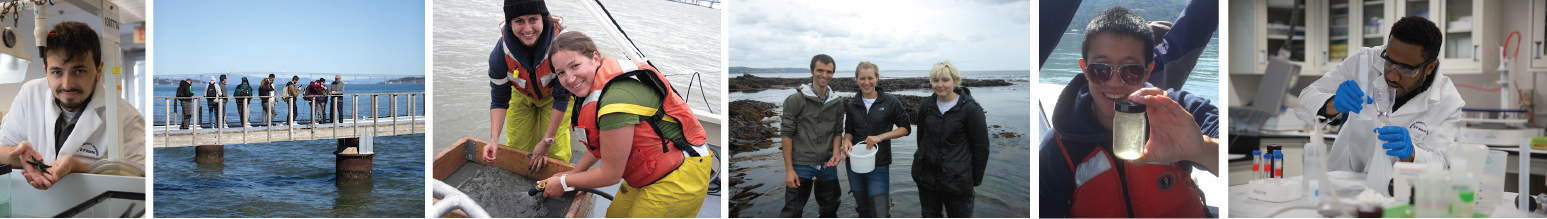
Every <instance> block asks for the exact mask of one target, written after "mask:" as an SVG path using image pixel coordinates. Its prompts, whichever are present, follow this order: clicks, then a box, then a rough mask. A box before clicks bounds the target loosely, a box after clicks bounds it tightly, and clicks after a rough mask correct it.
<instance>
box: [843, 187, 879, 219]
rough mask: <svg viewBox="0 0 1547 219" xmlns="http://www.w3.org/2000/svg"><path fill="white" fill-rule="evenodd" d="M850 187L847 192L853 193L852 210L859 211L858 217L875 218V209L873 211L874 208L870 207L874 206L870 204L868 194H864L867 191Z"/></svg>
mask: <svg viewBox="0 0 1547 219" xmlns="http://www.w3.org/2000/svg"><path fill="white" fill-rule="evenodd" d="M850 189H851V190H849V193H850V194H851V195H854V211H855V212H859V217H860V218H875V217H876V211H875V209H874V208H872V207H875V206H874V205H872V204H870V197H869V196H865V193H868V192H866V191H857V190H852V189H853V188H850Z"/></svg>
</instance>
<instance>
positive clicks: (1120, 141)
mask: <svg viewBox="0 0 1547 219" xmlns="http://www.w3.org/2000/svg"><path fill="white" fill-rule="evenodd" d="M1116 108H1117V110H1116V111H1117V113H1116V115H1113V116H1112V150H1115V152H1113V153H1115V154H1116V155H1117V158H1121V159H1123V160H1135V159H1139V157H1142V156H1144V141H1145V140H1148V139H1149V121H1147V120H1146V119H1147V118H1145V115H1144V104H1139V103H1135V102H1133V101H1132V100H1120V101H1117V104H1116Z"/></svg>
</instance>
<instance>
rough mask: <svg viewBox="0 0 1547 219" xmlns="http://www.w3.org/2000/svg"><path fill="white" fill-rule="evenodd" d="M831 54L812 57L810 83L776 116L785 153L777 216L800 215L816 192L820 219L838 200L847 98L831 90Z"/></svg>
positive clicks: (834, 212)
mask: <svg viewBox="0 0 1547 219" xmlns="http://www.w3.org/2000/svg"><path fill="white" fill-rule="evenodd" d="M835 65H837V64H836V63H834V62H833V57H832V56H827V54H818V55H816V56H813V57H811V84H806V85H801V86H800V87H799V88H795V93H793V94H790V96H789V97H787V98H785V99H784V105H783V108H784V112H783V113H781V114H779V119H780V121H781V122H780V123H779V124H780V126H782V127H780V128H779V132H780V133H779V136H780V138H779V145H780V148H781V149H782V150H783V151H784V186H785V187H786V188H784V191H785V192H784V209H783V210H780V211H779V217H782V218H794V217H801V215H803V213H804V212H805V209H806V200H807V199H809V197H811V193H812V192H813V190H814V191H815V193H816V204H817V207H818V209H819V210H820V212H818V215H819V216H821V217H837V216H838V206H839V205H840V204H841V203H842V202H841V201H840V200H839V198H840V197H842V196H843V191H841V190H842V188H840V186H841V185H839V184H838V168H836V167H838V163H840V162H843V158H844V157H843V153H842V152H841V151H839V150H840V149H842V148H843V147H842V146H840V145H843V114H844V110H845V109H844V107H845V105H846V104H844V102H845V101H846V100H848V98H846V97H841V96H838V95H837V94H838V93H837V92H833V89H832V87H830V86H827V84H828V82H830V81H832V80H833V70H834V69H835V68H834V66H835Z"/></svg>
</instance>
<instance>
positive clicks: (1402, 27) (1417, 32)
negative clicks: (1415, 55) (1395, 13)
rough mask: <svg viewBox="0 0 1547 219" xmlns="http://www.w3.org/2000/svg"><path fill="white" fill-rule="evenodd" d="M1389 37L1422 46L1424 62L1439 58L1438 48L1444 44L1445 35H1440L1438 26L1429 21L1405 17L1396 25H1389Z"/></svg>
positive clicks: (1421, 18)
mask: <svg viewBox="0 0 1547 219" xmlns="http://www.w3.org/2000/svg"><path fill="white" fill-rule="evenodd" d="M1390 36H1391V39H1392V40H1397V41H1402V43H1407V44H1413V45H1418V46H1422V47H1423V59H1424V61H1428V60H1434V59H1435V58H1439V56H1440V46H1441V44H1442V43H1444V42H1445V34H1443V33H1440V27H1439V26H1435V25H1434V22H1430V21H1429V19H1425V18H1423V17H1418V16H1407V17H1402V19H1401V20H1397V23H1395V24H1392V25H1391V35H1390Z"/></svg>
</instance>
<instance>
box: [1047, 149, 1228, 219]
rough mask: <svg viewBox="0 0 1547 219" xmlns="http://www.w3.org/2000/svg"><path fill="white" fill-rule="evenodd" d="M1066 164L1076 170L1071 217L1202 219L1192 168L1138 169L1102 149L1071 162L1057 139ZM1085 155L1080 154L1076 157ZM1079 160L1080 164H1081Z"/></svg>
mask: <svg viewBox="0 0 1547 219" xmlns="http://www.w3.org/2000/svg"><path fill="white" fill-rule="evenodd" d="M1053 136H1054V139H1055V140H1056V141H1057V142H1058V147H1059V150H1060V151H1063V156H1064V160H1065V162H1069V167H1070V168H1073V169H1074V173H1075V174H1074V175H1075V178H1076V179H1075V182H1076V185H1075V189H1074V197H1073V200H1071V201H1072V203H1070V207H1069V216H1070V217H1096V218H1122V217H1145V218H1150V217H1161V218H1201V217H1204V216H1206V215H1207V213H1206V212H1204V209H1205V208H1204V205H1203V201H1202V199H1201V198H1200V197H1199V194H1198V190H1196V188H1195V187H1193V182H1192V177H1191V176H1190V175H1188V173H1187V172H1186V170H1183V169H1182V167H1180V166H1177V165H1175V164H1172V165H1156V164H1149V165H1143V166H1140V165H1136V164H1133V163H1129V162H1124V161H1122V160H1116V159H1115V158H1116V157H1114V156H1111V155H1110V154H1111V152H1109V151H1106V149H1105V148H1102V147H1096V148H1095V150H1094V151H1092V152H1090V154H1088V155H1085V157H1081V159H1079V160H1074V159H1070V158H1075V157H1071V156H1070V154H1069V151H1068V150H1067V148H1064V142H1063V138H1062V137H1058V135H1056V134H1055V135H1053ZM1075 156H1079V155H1075ZM1074 162H1080V163H1078V164H1076V163H1074Z"/></svg>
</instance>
